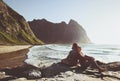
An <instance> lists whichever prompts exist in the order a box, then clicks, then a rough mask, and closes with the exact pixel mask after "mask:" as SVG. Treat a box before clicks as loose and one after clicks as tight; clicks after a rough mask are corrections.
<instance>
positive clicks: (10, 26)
mask: <svg viewBox="0 0 120 81" xmlns="http://www.w3.org/2000/svg"><path fill="white" fill-rule="evenodd" d="M41 43H42V42H41V41H40V40H38V39H37V38H36V37H35V35H34V34H33V32H32V31H31V29H30V27H29V24H28V23H27V22H26V20H25V19H24V18H23V17H22V16H21V15H19V14H18V13H17V12H15V11H14V10H13V9H11V8H10V7H9V6H7V5H6V4H5V3H4V2H3V1H2V0H0V44H41Z"/></svg>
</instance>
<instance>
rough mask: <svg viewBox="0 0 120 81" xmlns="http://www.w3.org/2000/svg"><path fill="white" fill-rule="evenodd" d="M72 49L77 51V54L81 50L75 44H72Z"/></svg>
mask: <svg viewBox="0 0 120 81" xmlns="http://www.w3.org/2000/svg"><path fill="white" fill-rule="evenodd" d="M72 49H74V50H77V51H78V52H80V51H81V50H82V48H81V47H79V46H78V44H77V43H73V45H72Z"/></svg>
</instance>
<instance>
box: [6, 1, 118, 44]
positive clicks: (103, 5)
mask: <svg viewBox="0 0 120 81" xmlns="http://www.w3.org/2000/svg"><path fill="white" fill-rule="evenodd" d="M4 2H6V3H7V4H8V5H9V6H10V7H12V8H13V9H14V10H15V11H17V12H18V13H19V14H21V15H22V16H24V18H25V19H26V20H27V21H31V20H33V19H42V18H45V19H47V20H48V21H51V22H54V23H59V22H61V21H65V22H66V23H68V22H69V20H70V19H74V20H76V21H77V22H78V23H79V24H80V25H82V26H83V28H84V29H85V30H86V32H87V35H88V36H89V37H90V39H91V40H92V41H93V42H94V43H98V44H120V36H119V35H120V0H4Z"/></svg>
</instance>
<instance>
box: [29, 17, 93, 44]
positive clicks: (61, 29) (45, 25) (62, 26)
mask: <svg viewBox="0 0 120 81" xmlns="http://www.w3.org/2000/svg"><path fill="white" fill-rule="evenodd" d="M28 23H29V25H30V27H31V29H32V30H33V32H34V34H35V35H36V36H37V37H38V38H39V39H41V40H42V41H43V42H45V43H73V42H80V43H91V41H90V39H89V38H88V36H87V34H86V32H85V30H84V29H83V27H82V26H81V25H79V24H78V23H77V22H76V21H74V20H70V22H69V23H68V24H66V23H65V22H61V23H52V22H49V21H47V20H45V19H41V20H33V21H29V22H28Z"/></svg>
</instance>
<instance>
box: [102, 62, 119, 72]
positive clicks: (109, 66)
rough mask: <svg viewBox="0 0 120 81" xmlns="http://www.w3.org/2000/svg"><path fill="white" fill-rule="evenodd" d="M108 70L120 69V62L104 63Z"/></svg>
mask: <svg viewBox="0 0 120 81" xmlns="http://www.w3.org/2000/svg"><path fill="white" fill-rule="evenodd" d="M103 66H104V67H105V68H107V70H108V71H120V62H111V63H107V64H105V65H103Z"/></svg>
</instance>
